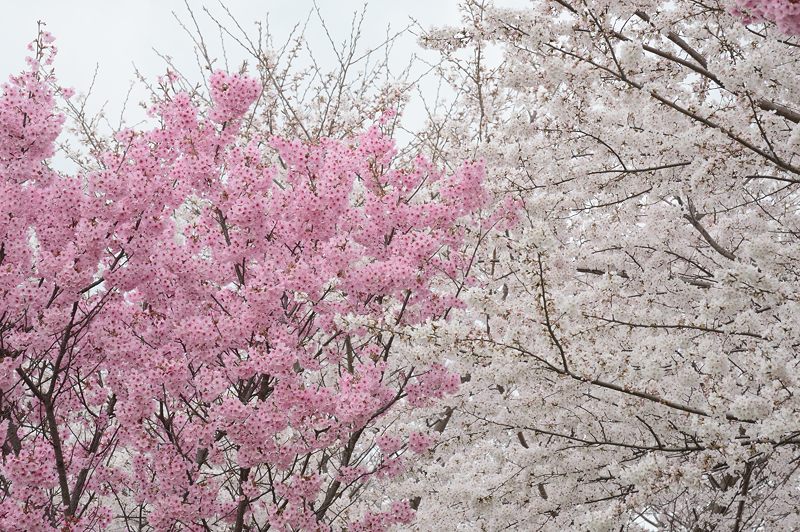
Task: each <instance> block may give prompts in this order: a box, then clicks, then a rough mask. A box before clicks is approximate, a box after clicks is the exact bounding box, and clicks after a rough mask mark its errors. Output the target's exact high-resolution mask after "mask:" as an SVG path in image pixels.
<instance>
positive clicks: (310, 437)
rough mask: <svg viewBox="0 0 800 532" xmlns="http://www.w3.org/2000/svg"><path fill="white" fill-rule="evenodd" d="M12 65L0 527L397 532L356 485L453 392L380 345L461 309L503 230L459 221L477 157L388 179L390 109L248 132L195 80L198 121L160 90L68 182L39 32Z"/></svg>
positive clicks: (395, 510)
mask: <svg viewBox="0 0 800 532" xmlns="http://www.w3.org/2000/svg"><path fill="white" fill-rule="evenodd" d="M31 50H32V55H31V58H30V59H29V69H28V70H26V71H25V72H23V73H22V74H20V75H17V76H12V77H11V78H10V79H9V81H8V82H7V83H5V84H4V85H3V88H2V98H0V213H1V215H0V301H1V303H0V364H2V366H3V370H2V374H1V376H2V382H0V386H1V388H0V416H2V430H0V441H2V454H3V460H2V465H1V466H0V494H1V495H2V497H1V498H0V528H2V529H4V530H19V529H25V530H31V531H36V530H98V529H107V528H110V529H127V530H150V529H152V530H225V529H230V530H235V531H241V530H256V529H258V530H266V529H269V528H273V529H277V530H329V529H331V528H335V529H342V528H344V527H346V528H347V529H348V530H352V531H356V530H362V531H378V530H385V529H387V528H388V527H390V526H392V525H393V524H397V523H409V522H410V521H411V519H412V518H413V511H412V509H411V504H410V501H409V500H407V499H405V500H404V499H400V498H392V497H390V496H388V495H386V494H383V495H381V494H380V488H379V486H385V485H388V484H390V483H392V482H393V481H394V479H395V478H396V477H397V476H398V475H401V474H402V473H403V471H404V470H405V469H406V468H407V465H408V464H409V463H411V462H413V461H414V457H415V456H418V455H420V454H422V453H425V452H426V451H427V449H428V447H429V446H430V444H431V442H432V439H431V436H429V435H428V432H430V431H429V429H428V428H427V427H426V426H425V425H424V424H421V425H419V427H418V429H417V430H413V431H412V430H408V426H407V425H399V424H396V423H394V421H395V419H396V418H398V417H399V416H405V417H409V416H411V417H412V418H413V411H414V410H415V409H420V408H423V407H427V406H429V405H431V404H432V402H435V401H437V400H440V399H441V398H443V397H444V396H445V395H448V394H452V393H453V392H455V391H456V389H457V388H458V386H459V383H460V381H461V379H460V376H459V374H457V373H455V372H453V371H452V370H451V369H449V368H448V367H447V366H446V365H445V364H444V362H445V360H444V359H442V358H441V357H440V356H439V353H438V351H436V350H435V349H431V348H429V349H427V350H425V352H424V353H421V354H419V356H411V355H410V354H403V353H402V352H401V353H398V352H397V351H396V349H394V348H393V343H394V341H395V338H396V337H397V336H398V335H408V334H409V331H413V330H414V329H415V328H417V327H420V326H423V325H425V326H428V327H430V326H431V325H432V324H437V323H443V320H444V319H445V318H446V317H447V316H448V314H449V313H450V310H451V309H454V308H459V307H460V306H462V302H461V301H460V299H459V296H460V294H462V293H463V291H464V290H465V289H466V287H468V286H469V285H470V284H471V283H472V282H473V279H472V271H473V267H474V266H475V264H474V259H475V256H476V250H477V248H478V245H479V244H480V242H481V239H482V238H483V237H484V236H485V235H486V233H487V232H488V231H489V230H490V229H491V228H492V227H494V226H496V225H498V222H499V221H500V218H499V217H500V216H501V215H502V214H503V213H500V214H495V215H491V214H486V215H483V214H481V213H482V212H483V210H484V205H485V204H486V200H487V195H486V193H485V191H484V189H483V185H482V181H483V177H484V166H483V163H482V162H468V163H464V164H462V165H460V166H457V167H455V168H454V169H453V170H452V171H451V172H444V171H442V170H440V169H439V168H437V167H436V166H434V165H433V164H432V163H430V162H428V161H427V160H426V159H425V158H424V157H422V156H418V157H416V158H411V159H409V158H405V159H403V160H398V156H397V151H396V148H395V146H394V143H393V141H392V140H391V138H389V137H388V136H387V135H386V134H385V129H386V127H387V126H386V125H387V123H388V122H389V121H390V120H391V117H392V112H391V109H387V110H386V111H385V112H384V114H383V117H382V118H380V119H378V120H377V122H375V123H374V124H373V125H372V126H370V127H369V128H368V129H366V131H363V132H360V133H356V134H352V135H349V134H348V135H346V136H343V137H341V138H332V137H331V136H325V135H324V134H321V135H319V136H314V137H311V138H302V139H299V140H298V139H295V138H283V137H278V136H270V135H269V134H268V132H269V130H268V129H265V130H261V129H259V128H257V127H253V123H254V120H253V117H252V116H248V113H250V109H251V107H252V104H253V103H254V102H255V101H256V100H258V99H260V98H262V97H264V92H263V86H262V84H261V82H260V81H259V80H257V79H254V78H250V77H248V76H247V75H245V74H244V73H227V72H224V71H214V72H213V74H212V75H211V76H210V79H209V94H208V97H209V101H210V103H208V104H206V103H203V102H202V101H200V96H201V95H200V94H199V92H191V93H190V92H187V91H182V90H175V89H174V88H173V87H174V86H175V84H176V81H178V80H177V78H176V77H175V75H174V74H172V73H168V74H167V75H166V76H165V77H164V78H162V79H161V80H159V86H160V87H161V89H162V90H161V92H160V93H159V94H158V95H157V98H156V99H155V101H154V102H153V105H152V107H151V114H152V117H153V121H154V125H153V127H150V128H145V129H122V130H120V131H118V132H117V133H116V134H115V135H114V137H113V138H111V139H105V140H104V141H103V142H102V143H99V142H98V143H96V144H92V145H91V146H90V147H89V151H90V152H91V154H92V157H93V164H92V165H89V166H93V167H87V169H86V170H79V171H78V172H77V173H75V174H74V175H68V174H66V173H64V172H61V171H57V170H55V169H54V168H53V167H52V166H51V164H50V161H51V159H52V157H53V156H54V153H55V148H54V143H55V141H56V138H57V137H58V135H59V133H60V131H61V128H62V126H63V124H64V122H65V117H64V115H63V114H62V113H61V112H60V111H59V108H58V101H59V100H60V99H66V102H67V103H66V105H69V98H70V97H71V91H68V90H65V89H62V88H60V87H59V85H58V81H57V79H56V76H55V73H54V66H53V61H54V56H55V47H54V46H53V37H52V36H51V35H49V34H48V33H46V32H40V34H39V36H38V38H37V39H36V41H35V42H34V43H33V44H32V45H31ZM256 123H257V121H256ZM331 128H334V129H335V126H334V125H331ZM320 131H321V132H322V131H324V130H322V129H321V130H320ZM467 225H468V226H469V227H470V228H471V229H470V230H467V228H466V226H467ZM476 227H482V228H483V229H481V230H479V231H477V234H478V235H479V236H480V238H474V236H475V235H476V230H475V228H476ZM367 486H369V487H370V488H371V490H370V491H368V490H366V489H365V488H366V487H367ZM365 494H366V495H365Z"/></svg>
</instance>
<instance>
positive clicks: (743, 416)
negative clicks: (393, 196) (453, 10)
mask: <svg viewBox="0 0 800 532" xmlns="http://www.w3.org/2000/svg"><path fill="white" fill-rule="evenodd" d="M776 5H777V3H776ZM792 6H793V7H794V6H795V5H794V4H792ZM735 7H736V6H735V5H732V4H726V3H722V2H710V3H709V2H684V1H677V2H675V1H670V2H645V3H642V2H628V1H618V2H592V1H585V2H573V1H570V0H563V1H562V0H554V1H536V2H533V4H532V6H531V7H530V8H526V9H505V8H499V7H494V6H492V5H491V4H490V3H488V2H479V1H467V2H465V3H464V4H463V24H462V25H461V26H457V27H447V28H437V29H433V30H430V31H428V32H427V33H426V34H425V35H424V36H423V42H424V43H425V44H426V45H427V46H429V47H431V48H434V49H437V50H439V51H440V52H441V54H442V57H443V58H444V59H445V60H446V61H447V63H448V65H449V66H448V67H446V68H444V69H443V71H442V75H443V76H445V77H446V79H448V80H449V81H450V83H451V85H452V86H453V87H454V88H455V89H456V90H458V91H459V92H458V97H459V103H458V104H457V105H455V106H440V107H439V108H438V109H436V110H435V111H434V113H432V120H431V121H430V127H429V128H428V131H427V132H425V133H424V134H422V135H420V136H419V142H420V143H421V144H423V145H426V146H427V147H428V149H429V150H430V151H431V152H435V153H436V154H438V155H437V156H438V157H440V158H441V159H442V160H447V159H449V158H452V157H463V156H465V155H467V154H469V155H470V156H474V155H475V154H477V155H478V156H480V157H483V158H484V159H485V160H486V163H487V171H488V183H489V187H490V189H491V192H492V193H493V195H494V196H495V197H496V198H507V199H510V200H511V201H516V202H522V203H523V204H524V212H523V214H522V216H521V223H520V225H519V226H517V227H515V228H511V229H510V230H509V231H507V232H498V233H495V234H494V235H493V236H491V237H490V238H489V240H488V245H487V246H486V247H485V248H483V252H481V253H480V254H479V256H478V260H477V262H478V266H479V269H478V271H479V277H478V280H479V282H478V283H477V284H476V285H475V286H474V287H471V288H469V289H468V290H467V291H466V294H465V297H466V301H467V309H466V310H465V311H463V312H459V314H458V316H457V317H456V321H455V322H452V323H451V324H450V325H448V326H447V327H443V328H440V329H438V330H437V335H438V336H439V340H438V341H439V342H440V343H442V344H443V345H446V346H447V347H445V348H444V350H445V351H446V352H447V353H448V356H449V357H450V358H451V359H452V360H453V361H454V368H456V369H457V370H459V371H460V372H461V374H462V378H468V379H469V382H467V383H465V384H464V385H463V386H462V388H461V391H460V392H459V395H458V396H457V397H455V398H452V399H450V400H448V402H447V404H446V410H444V412H445V413H446V414H447V422H446V428H444V429H443V431H442V434H441V437H440V438H439V443H438V444H437V446H436V453H435V455H434V456H433V457H432V459H431V460H430V462H429V465H428V466H427V467H426V468H425V469H424V470H423V471H421V472H419V473H418V474H417V475H416V477H415V478H416V482H417V483H419V482H421V483H423V487H424V489H423V493H422V495H421V500H420V501H419V504H420V506H419V509H420V511H419V518H420V519H421V521H420V522H419V523H420V526H421V527H422V528H423V529H431V530H432V529H436V527H437V526H438V525H439V524H441V523H443V522H451V523H460V524H461V529H463V530H504V529H518V530H623V529H641V528H643V529H646V530H653V529H669V530H687V531H688V530H693V531H695V530H696V531H700V530H718V529H719V530H736V531H741V530H791V529H795V528H797V527H798V526H800V513H799V511H798V505H797V486H798V478H800V477H798V473H797V470H798V467H800V450H799V449H798V445H800V417H798V414H799V413H800V404H798V392H799V391H800V390H798V380H797V365H798V348H799V347H800V345H799V344H798V338H800V329H798V324H800V320H798V310H800V307H798V298H797V296H798V286H800V284H799V283H800V278H799V277H798V259H800V241H798V217H797V213H798V183H800V166H798V165H800V159H798V155H800V126H799V125H798V123H800V84H799V83H800V77H798V76H797V72H798V69H799V68H800V41H798V40H797V37H795V36H792V35H787V34H786V33H785V32H784V31H783V30H784V29H785V27H784V28H782V27H781V26H780V25H779V26H777V27H776V26H774V25H772V24H770V23H757V22H756V21H755V20H749V21H746V22H747V24H743V23H742V21H741V20H739V19H737V15H736V14H735V13H733V10H734V9H735ZM763 16H765V18H767V19H770V17H773V15H768V14H767V12H766V11H765V12H764V15H763ZM779 24H780V22H779ZM417 485H418V484H416V483H414V482H411V481H409V482H408V483H407V484H406V485H405V486H403V485H398V486H396V488H397V489H398V492H402V490H403V489H407V493H412V492H413V491H414V490H415V489H418V487H417Z"/></svg>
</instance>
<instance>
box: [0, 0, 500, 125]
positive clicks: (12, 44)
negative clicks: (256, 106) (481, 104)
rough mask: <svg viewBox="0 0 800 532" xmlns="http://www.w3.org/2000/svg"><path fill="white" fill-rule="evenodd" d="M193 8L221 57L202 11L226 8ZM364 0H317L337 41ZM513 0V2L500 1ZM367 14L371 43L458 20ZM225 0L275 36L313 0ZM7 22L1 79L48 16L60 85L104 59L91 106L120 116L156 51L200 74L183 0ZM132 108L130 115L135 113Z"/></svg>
mask: <svg viewBox="0 0 800 532" xmlns="http://www.w3.org/2000/svg"><path fill="white" fill-rule="evenodd" d="M189 3H190V5H191V7H192V10H193V11H194V12H195V13H196V15H197V18H198V21H199V22H200V23H201V26H203V32H204V34H205V36H206V38H207V39H208V43H207V44H208V45H209V47H210V48H212V53H215V54H218V55H220V56H221V48H220V47H219V39H218V37H217V36H218V30H217V29H216V28H215V26H214V25H213V23H212V22H211V21H210V19H209V18H208V17H207V16H205V15H204V13H203V12H202V11H203V7H207V8H208V9H209V10H210V11H211V12H212V13H214V14H215V16H217V17H218V18H222V19H224V18H225V14H224V11H223V10H222V8H221V7H220V5H219V3H218V2H217V1H216V0H203V1H196V0H190V2H189ZM364 3H365V2H364V1H363V0H318V5H319V7H320V10H321V12H322V16H323V18H324V19H325V21H326V24H327V25H328V27H329V29H330V30H331V33H332V34H333V37H334V40H335V41H336V42H337V44H338V43H340V42H341V41H343V40H344V39H346V38H347V37H348V35H349V32H350V24H351V20H352V16H353V13H354V12H355V11H360V10H361V8H362V7H363V6H364ZM503 3H508V2H503ZM367 4H368V7H367V14H366V20H365V24H364V28H363V37H362V40H361V43H362V47H364V48H365V49H366V48H367V47H374V46H376V45H378V44H380V43H381V42H382V41H383V40H384V39H385V36H386V31H387V25H390V26H391V28H392V29H393V30H399V29H401V28H402V27H405V26H407V25H408V24H409V22H410V18H413V19H415V20H417V21H419V22H420V23H421V24H422V25H423V26H424V27H430V26H434V25H435V26H441V25H445V24H456V23H458V22H459V18H460V15H459V11H458V0H402V1H396V0H371V1H369V2H367ZM225 5H226V6H227V7H228V9H230V11H231V12H232V13H233V15H234V16H235V17H236V18H237V19H238V20H239V22H240V23H241V24H242V26H243V27H244V28H245V29H246V30H253V32H255V25H254V22H255V21H256V20H261V21H265V20H266V17H267V13H269V24H270V31H271V33H272V34H273V38H274V42H275V43H276V44H280V43H282V42H284V41H285V39H286V37H287V36H288V33H289V31H290V30H291V29H292V27H293V26H294V25H295V24H296V23H298V22H302V21H304V20H305V19H306V18H307V16H308V13H309V11H310V10H311V9H312V7H313V1H312V0H261V1H258V0H226V1H225ZM3 7H4V8H5V9H4V13H3V16H4V24H3V32H0V50H3V53H2V55H0V78H2V79H3V80H4V79H5V78H6V77H7V76H8V75H10V74H12V73H16V72H18V71H20V70H21V69H22V68H24V57H25V55H26V54H27V50H26V48H25V47H26V45H27V43H28V42H30V41H31V40H32V39H33V38H34V37H35V35H36V22H37V20H42V21H44V22H45V23H46V25H47V26H46V28H47V30H48V31H50V32H51V33H53V34H54V35H55V37H56V45H57V47H58V49H59V53H58V58H57V60H56V74H57V76H58V78H59V80H60V83H61V85H62V86H65V87H72V88H74V89H76V91H77V92H78V93H84V92H85V91H86V90H87V89H88V88H89V85H90V83H91V79H92V75H93V73H94V70H95V66H96V65H99V70H98V75H97V81H96V83H95V88H94V90H93V98H92V99H91V100H90V101H89V109H91V110H94V111H96V110H98V109H99V108H100V107H101V106H102V105H103V104H104V103H105V101H108V104H107V106H106V111H107V113H106V114H107V116H108V117H109V119H110V120H111V121H112V122H114V123H116V118H117V117H118V114H119V111H120V109H121V105H122V101H124V97H125V94H126V93H127V91H128V88H129V86H130V82H131V80H132V79H133V78H134V67H133V65H134V64H135V65H136V66H137V67H138V68H139V70H140V71H141V72H142V74H144V75H145V77H146V78H147V79H148V80H155V78H156V76H158V75H159V74H162V73H163V72H164V70H165V64H164V62H163V61H162V59H160V58H159V57H158V55H157V54H156V52H155V51H154V50H158V51H160V52H162V53H164V54H166V55H169V56H171V57H173V58H174V60H175V62H176V64H177V65H183V66H185V68H186V70H185V72H184V73H188V74H189V75H190V76H195V77H196V78H197V79H193V81H199V77H200V73H199V71H198V69H197V67H196V66H195V64H196V63H195V60H194V55H193V45H192V42H191V40H190V39H189V37H188V36H187V35H186V34H185V33H184V32H183V30H182V29H181V28H180V26H179V25H178V23H177V22H176V20H175V18H174V17H173V15H172V12H173V11H174V12H176V13H177V14H178V15H180V16H181V18H182V19H183V20H184V21H189V17H188V14H187V10H186V8H185V6H184V3H183V2H182V1H178V0H160V1H159V0H136V1H135V2H123V1H121V0H80V1H65V0H27V1H26V0H21V1H20V0H15V1H13V2H8V3H7V4H6V5H4V6H3ZM310 29H311V31H309V32H308V33H307V38H308V40H309V42H310V46H311V47H312V49H314V50H315V51H316V50H322V51H325V50H329V49H330V45H329V44H328V42H327V38H326V37H325V36H324V34H323V33H322V32H321V31H320V26H319V23H318V22H315V19H314V18H312V24H311V25H310ZM227 52H228V55H229V57H231V63H232V68H235V67H234V66H233V65H237V66H238V64H237V63H236V62H235V61H234V60H233V56H235V55H236V50H235V46H234V45H233V43H229V44H228V45H227ZM415 52H419V47H418V46H417V44H416V42H415V39H414V37H413V36H411V35H407V36H405V37H404V38H402V39H401V40H400V41H399V42H397V44H396V45H395V48H394V52H393V59H394V60H396V61H398V64H405V62H407V59H408V57H409V56H410V55H411V54H413V53H415ZM143 99H145V93H144V91H143V89H138V90H135V91H134V92H133V93H132V97H131V103H130V104H129V108H128V110H127V113H128V115H127V116H128V122H129V123H130V122H135V121H138V120H139V119H140V116H136V115H137V113H138V114H141V111H138V110H137V109H136V106H135V104H136V103H138V102H139V101H142V100H143ZM131 114H133V116H131Z"/></svg>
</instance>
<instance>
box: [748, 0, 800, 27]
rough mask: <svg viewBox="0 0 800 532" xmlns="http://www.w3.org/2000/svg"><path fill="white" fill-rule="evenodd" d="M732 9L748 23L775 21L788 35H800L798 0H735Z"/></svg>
mask: <svg viewBox="0 0 800 532" xmlns="http://www.w3.org/2000/svg"><path fill="white" fill-rule="evenodd" d="M732 11H733V13H734V14H735V15H737V16H740V17H742V19H743V21H744V22H745V23H747V24H751V23H754V22H763V21H769V22H774V23H775V25H776V26H778V29H779V30H781V31H782V32H784V33H786V34H787V35H800V2H798V1H797V0H766V1H763V0H735V1H734V7H733V10H732Z"/></svg>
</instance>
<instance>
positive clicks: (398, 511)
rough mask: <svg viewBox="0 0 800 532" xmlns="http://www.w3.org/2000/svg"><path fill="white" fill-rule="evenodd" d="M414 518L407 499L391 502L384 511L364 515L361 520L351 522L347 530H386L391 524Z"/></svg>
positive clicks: (403, 522)
mask: <svg viewBox="0 0 800 532" xmlns="http://www.w3.org/2000/svg"><path fill="white" fill-rule="evenodd" d="M413 518H414V510H413V509H411V504H409V502H408V501H397V502H394V503H392V507H391V509H389V510H388V511H386V512H374V513H369V514H367V515H366V516H364V517H363V518H362V519H361V520H359V521H356V522H355V523H351V524H350V527H349V530H351V531H352V532H386V531H387V530H389V529H390V528H391V527H392V526H393V525H397V524H407V523H410V522H411V520H412V519H413Z"/></svg>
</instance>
